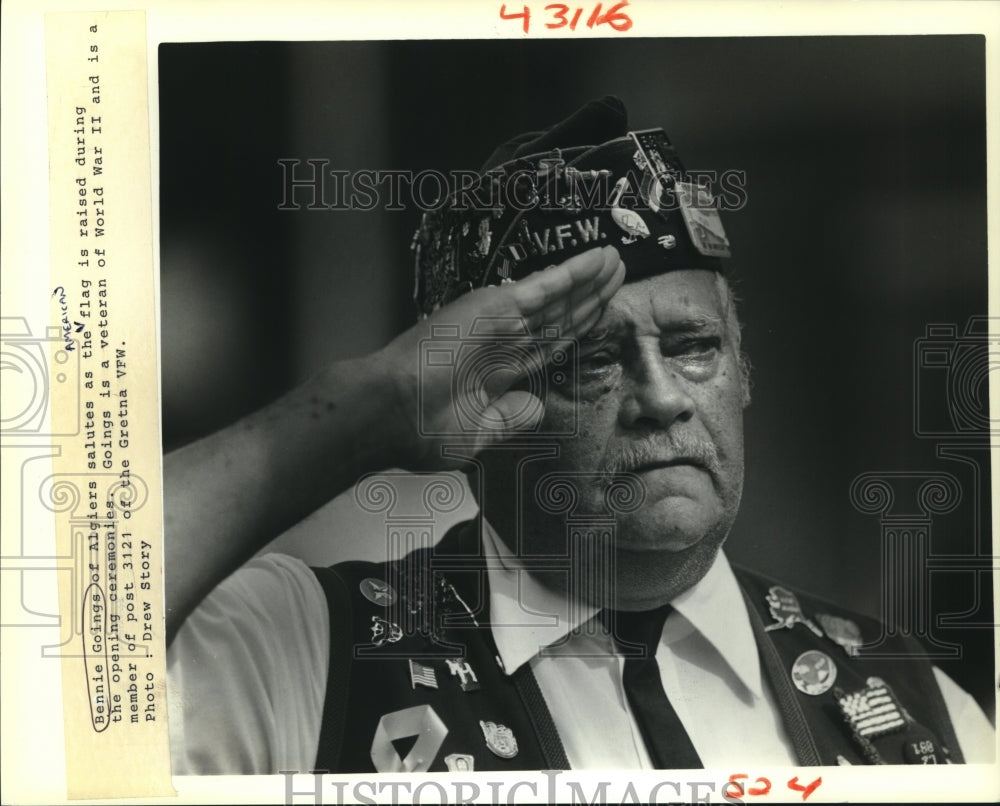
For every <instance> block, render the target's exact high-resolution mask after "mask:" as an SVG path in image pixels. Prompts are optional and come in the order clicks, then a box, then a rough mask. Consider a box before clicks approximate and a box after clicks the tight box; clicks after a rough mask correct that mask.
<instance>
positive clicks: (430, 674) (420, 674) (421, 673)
mask: <svg viewBox="0 0 1000 806" xmlns="http://www.w3.org/2000/svg"><path fill="white" fill-rule="evenodd" d="M408 663H409V664H410V685H411V686H412V687H413V688H416V687H417V684H420V685H421V686H426V687H427V688H437V687H438V681H437V675H436V674H435V673H434V667H433V666H424V665H423V664H422V663H417V662H416V661H415V660H409V661H408Z"/></svg>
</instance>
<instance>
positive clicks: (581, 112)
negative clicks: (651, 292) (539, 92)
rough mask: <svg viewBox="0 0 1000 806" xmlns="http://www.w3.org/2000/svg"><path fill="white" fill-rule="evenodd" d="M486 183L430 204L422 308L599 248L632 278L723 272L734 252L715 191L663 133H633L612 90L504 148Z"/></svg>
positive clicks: (421, 255) (416, 241) (419, 276)
mask: <svg viewBox="0 0 1000 806" xmlns="http://www.w3.org/2000/svg"><path fill="white" fill-rule="evenodd" d="M477 179H478V181H476V182H474V183H473V184H472V185H469V184H463V185H462V187H458V188H455V189H454V190H453V191H452V192H451V193H450V194H449V195H448V196H447V197H446V198H443V199H441V200H439V203H438V204H437V205H435V206H434V208H433V209H431V210H428V211H426V212H425V213H424V216H423V220H422V221H421V225H420V227H419V229H418V230H417V232H416V234H415V235H414V238H413V250H414V253H415V260H416V283H415V289H414V297H415V300H416V303H417V306H418V309H419V311H420V313H421V314H422V315H427V314H429V313H431V312H433V311H434V310H436V309H437V308H438V307H440V306H441V305H443V304H445V303H447V302H449V301H451V300H453V299H455V298H456V297H458V296H460V295H461V294H463V293H465V292H467V291H470V290H472V289H474V288H481V287H483V286H487V285H496V284H498V283H502V282H511V281H514V280H519V279H521V278H522V277H525V276H527V275H528V274H531V273H532V272H535V271H538V270H540V269H543V268H545V267H547V266H551V265H553V264H554V263H561V262H562V261H564V260H566V259H567V258H570V257H572V256H573V255H575V254H579V253H580V252H584V251H586V250H588V249H592V248H593V247H595V246H608V245H610V246H614V247H616V248H617V249H618V251H619V253H620V254H621V256H622V260H624V262H625V264H626V267H627V274H626V282H628V281H629V280H637V279H640V278H642V277H648V276H651V275H654V274H661V273H663V272H666V271H671V270H675V269H698V268H701V269H708V270H711V271H721V270H722V262H721V260H720V258H724V257H728V256H729V241H728V239H727V238H726V234H725V231H724V230H723V228H722V221H721V219H720V218H719V213H718V210H717V209H716V205H715V201H714V199H713V197H712V195H711V192H710V191H709V190H708V188H707V186H703V185H699V184H696V183H694V182H692V181H689V178H688V176H687V174H686V172H685V169H684V166H683V164H682V163H681V161H680V158H679V157H678V156H677V154H676V152H675V150H674V147H673V145H672V144H671V142H670V140H669V139H668V138H667V135H666V134H665V133H664V131H663V130H662V129H644V130H630V129H629V127H628V118H627V113H626V111H625V106H624V104H623V103H622V102H621V100H619V99H618V98H615V97H612V96H608V97H605V98H602V99H600V100H595V101H590V102H589V103H587V104H585V105H584V106H583V107H581V108H580V109H578V110H577V111H576V112H574V113H573V114H572V115H570V116H569V117H568V118H566V119H565V120H563V121H562V122H561V123H558V124H556V125H555V126H552V127H551V128H549V129H546V130H545V131H542V132H529V133H526V134H521V135H518V136H517V137H515V138H513V139H511V140H509V141H508V142H506V143H504V144H503V145H501V146H500V147H499V148H497V149H496V151H494V152H493V154H492V156H491V157H490V158H489V160H487V162H486V164H485V165H484V166H483V167H482V169H480V172H479V174H478V177H477Z"/></svg>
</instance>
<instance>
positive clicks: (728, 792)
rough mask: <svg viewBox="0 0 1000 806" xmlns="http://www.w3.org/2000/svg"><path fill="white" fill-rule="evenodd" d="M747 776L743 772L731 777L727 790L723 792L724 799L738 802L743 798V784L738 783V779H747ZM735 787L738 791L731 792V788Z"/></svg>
mask: <svg viewBox="0 0 1000 806" xmlns="http://www.w3.org/2000/svg"><path fill="white" fill-rule="evenodd" d="M746 777H747V776H746V775H744V774H743V773H741V772H737V773H734V774H732V775H730V776H729V783H728V784H726V788H725V789H724V790H722V797H724V798H727V799H729V800H738V799H739V798H742V797H743V784H742V783H740V782H739V781H737V780H736V779H737V778H746ZM731 786H735V787H736V791H735V792H734V791H732V790H730V788H729V787H731Z"/></svg>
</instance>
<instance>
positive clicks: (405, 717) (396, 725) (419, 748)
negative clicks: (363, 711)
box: [371, 705, 448, 772]
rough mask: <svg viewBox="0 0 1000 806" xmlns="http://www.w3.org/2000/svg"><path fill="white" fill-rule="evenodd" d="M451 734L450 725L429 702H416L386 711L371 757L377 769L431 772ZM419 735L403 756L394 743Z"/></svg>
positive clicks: (379, 724)
mask: <svg viewBox="0 0 1000 806" xmlns="http://www.w3.org/2000/svg"><path fill="white" fill-rule="evenodd" d="M447 735H448V727H447V725H445V724H444V722H443V721H442V719H441V717H439V716H438V715H437V713H436V712H435V711H434V709H433V708H431V707H430V706H429V705H414V706H413V707H412V708H404V709H403V710H401V711H393V712H392V713H389V714H384V715H383V716H382V718H381V719H380V720H379V721H378V725H376V727H375V735H374V736H373V737H372V747H371V759H372V764H373V765H374V767H375V771H376V772H427V770H429V769H430V767H431V764H433V763H434V759H435V758H436V757H437V754H438V750H440V749H441V745H442V744H444V740H445V737H446V736H447ZM412 736H416V737H417V741H416V742H415V743H414V744H413V746H412V747H411V748H410V752H409V753H407V754H406V758H401V757H400V755H399V752H398V751H397V750H396V746H395V745H394V744H393V742H395V741H398V740H399V739H407V738H410V737H412Z"/></svg>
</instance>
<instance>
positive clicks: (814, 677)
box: [792, 649, 837, 697]
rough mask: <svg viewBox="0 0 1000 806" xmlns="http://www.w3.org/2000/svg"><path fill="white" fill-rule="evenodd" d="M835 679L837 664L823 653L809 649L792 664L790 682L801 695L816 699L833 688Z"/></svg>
mask: <svg viewBox="0 0 1000 806" xmlns="http://www.w3.org/2000/svg"><path fill="white" fill-rule="evenodd" d="M836 679H837V664H835V663H834V662H833V658H831V657H830V656H829V655H827V654H826V653H825V652H820V651H819V650H816V649H810V650H809V651H808V652H803V653H802V654H801V655H799V656H798V657H797V658H796V659H795V663H793V664H792V682H793V683H794V684H795V688H797V689H798V690H799V691H801V692H802V693H803V694H808V695H810V696H811V697H818V696H819V695H820V694H825V693H826V692H828V691H829V690H830V689H831V688H833V682H834V680H836Z"/></svg>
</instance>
